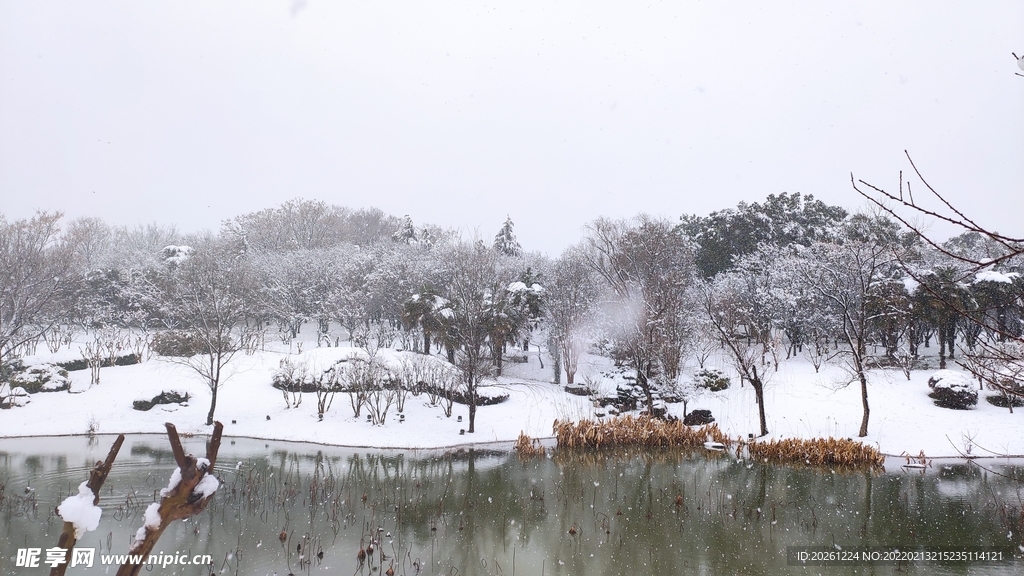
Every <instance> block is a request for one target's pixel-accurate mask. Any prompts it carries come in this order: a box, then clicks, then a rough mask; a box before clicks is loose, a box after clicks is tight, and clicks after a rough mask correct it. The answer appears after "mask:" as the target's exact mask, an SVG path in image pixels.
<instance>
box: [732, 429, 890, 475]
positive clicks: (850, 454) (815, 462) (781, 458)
mask: <svg viewBox="0 0 1024 576" xmlns="http://www.w3.org/2000/svg"><path fill="white" fill-rule="evenodd" d="M747 451H748V452H749V454H750V457H751V458H755V459H759V460H763V461H770V462H779V463H803V464H808V465H811V466H845V467H852V468H860V467H865V466H867V467H872V468H876V467H881V466H882V464H883V462H884V461H885V457H884V456H882V454H881V453H879V452H878V450H876V449H875V448H872V447H871V446H867V445H865V444H861V443H860V442H854V441H853V440H847V439H845V438H843V439H836V438H831V437H829V438H815V439H813V440H801V439H798V438H788V439H784V440H771V441H769V442H750V443H749V444H747Z"/></svg>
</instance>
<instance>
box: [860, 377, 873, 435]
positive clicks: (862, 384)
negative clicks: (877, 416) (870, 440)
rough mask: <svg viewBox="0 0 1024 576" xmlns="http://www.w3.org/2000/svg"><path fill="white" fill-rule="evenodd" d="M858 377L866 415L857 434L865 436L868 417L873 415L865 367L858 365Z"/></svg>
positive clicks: (861, 399)
mask: <svg viewBox="0 0 1024 576" xmlns="http://www.w3.org/2000/svg"><path fill="white" fill-rule="evenodd" d="M857 377H858V378H859V379H860V401H861V404H862V405H863V406H864V417H863V418H862V419H861V421H860V432H858V433H857V436H859V437H861V438H863V437H865V436H867V435H868V417H869V416H870V415H871V408H870V407H869V406H868V379H867V377H866V376H865V375H864V367H863V366H858V367H857Z"/></svg>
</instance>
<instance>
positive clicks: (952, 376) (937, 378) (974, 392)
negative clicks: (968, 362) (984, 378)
mask: <svg viewBox="0 0 1024 576" xmlns="http://www.w3.org/2000/svg"><path fill="white" fill-rule="evenodd" d="M928 387H929V388H931V389H932V391H931V393H930V394H928V396H929V397H930V398H932V399H933V400H935V405H936V406H941V407H942V408H952V409H954V410H967V409H968V408H970V407H971V406H974V405H976V404H977V403H978V389H977V386H975V384H974V381H973V380H972V379H971V378H970V377H969V376H968V375H967V374H964V373H963V372H957V371H955V370H939V371H937V372H935V373H934V374H932V376H931V378H928Z"/></svg>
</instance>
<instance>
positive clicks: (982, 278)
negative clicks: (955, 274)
mask: <svg viewBox="0 0 1024 576" xmlns="http://www.w3.org/2000/svg"><path fill="white" fill-rule="evenodd" d="M1018 276H1020V274H1019V273H1017V272H997V271H995V270H982V271H981V272H978V273H977V274H975V275H974V281H975V283H977V282H999V283H1002V284H1013V281H1014V279H1016V278H1017V277H1018Z"/></svg>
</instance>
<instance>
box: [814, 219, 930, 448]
mask: <svg viewBox="0 0 1024 576" xmlns="http://www.w3.org/2000/svg"><path fill="white" fill-rule="evenodd" d="M909 242H910V240H909V239H908V237H906V236H905V235H904V234H903V233H902V232H901V231H900V230H899V228H898V226H897V225H896V224H895V223H894V222H892V221H891V220H889V219H888V218H885V217H881V216H866V215H856V216H855V217H854V218H851V220H850V221H849V222H848V224H847V225H846V228H845V229H844V234H843V238H842V241H841V243H826V242H818V243H815V244H812V245H811V246H810V247H809V248H808V249H807V250H805V251H804V252H803V255H804V262H805V266H804V268H803V269H802V271H801V274H802V276H803V280H804V282H805V284H806V286H807V287H808V288H809V289H810V290H814V291H815V292H817V293H818V294H819V295H820V296H821V298H822V299H823V300H824V302H825V303H827V305H828V307H829V309H830V310H831V313H832V314H833V315H835V317H837V318H838V319H839V322H838V330H839V337H840V341H842V342H843V343H844V344H845V345H846V346H845V348H844V349H843V350H842V355H841V356H840V357H841V358H843V359H844V360H845V362H846V366H847V367H848V368H849V369H850V371H851V372H852V374H853V376H854V379H855V380H857V381H858V382H859V383H860V391H861V406H862V408H863V415H862V418H861V425H860V431H859V432H858V435H859V436H861V437H863V436H867V434H868V419H869V417H870V413H871V410H870V406H869V404H868V380H867V370H868V344H870V343H871V328H872V324H873V323H874V322H875V321H876V317H877V314H878V311H877V309H875V308H874V307H873V306H872V300H873V299H874V298H875V297H876V295H877V294H878V292H879V290H880V288H881V287H882V286H883V285H886V283H887V282H888V281H890V280H894V279H898V278H900V277H901V276H902V272H901V270H900V268H899V261H900V259H901V258H903V257H905V254H906V250H907V248H908V246H907V244H908V243H909Z"/></svg>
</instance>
